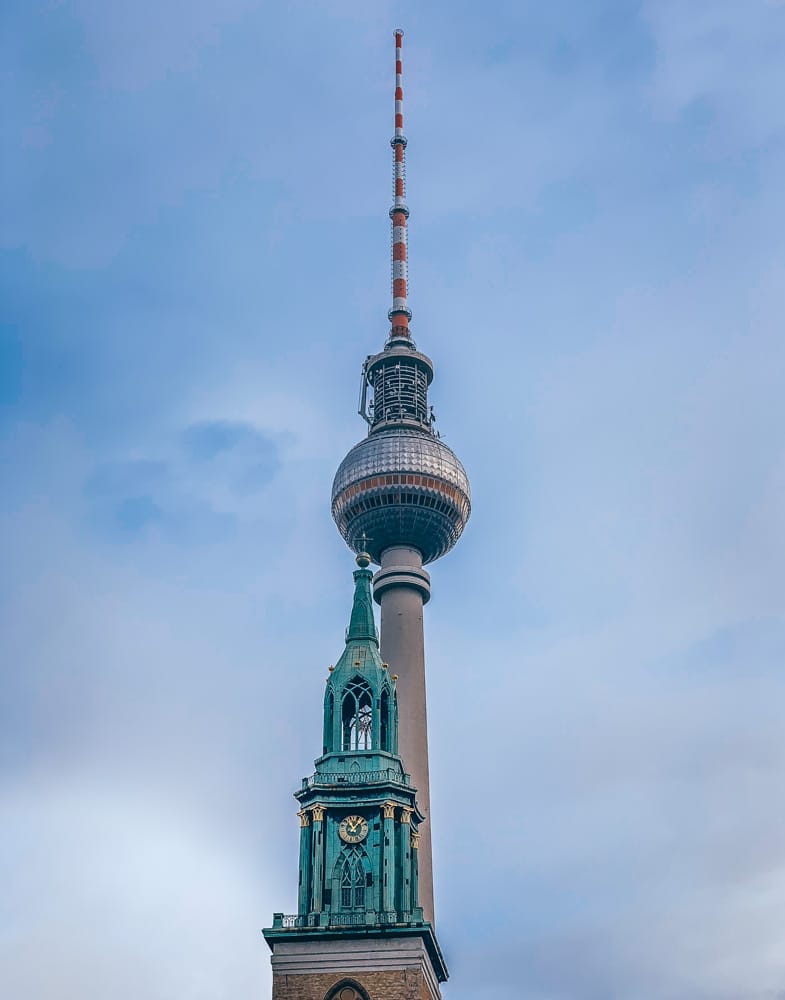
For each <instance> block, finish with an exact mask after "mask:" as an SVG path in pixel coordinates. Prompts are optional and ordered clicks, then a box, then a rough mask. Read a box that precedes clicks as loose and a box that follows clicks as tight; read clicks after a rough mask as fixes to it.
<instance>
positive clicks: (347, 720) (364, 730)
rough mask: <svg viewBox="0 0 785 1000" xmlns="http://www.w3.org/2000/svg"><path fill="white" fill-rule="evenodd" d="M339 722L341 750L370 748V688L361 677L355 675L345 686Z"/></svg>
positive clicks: (371, 727)
mask: <svg viewBox="0 0 785 1000" xmlns="http://www.w3.org/2000/svg"><path fill="white" fill-rule="evenodd" d="M341 722H342V727H341V728H342V740H341V742H342V749H343V750H371V749H372V746H373V739H372V738H373V709H372V707H371V688H370V686H369V685H368V683H367V681H364V680H363V679H362V677H355V678H354V679H353V680H351V681H349V683H348V684H347V686H346V692H345V694H344V696H343V704H342V707H341Z"/></svg>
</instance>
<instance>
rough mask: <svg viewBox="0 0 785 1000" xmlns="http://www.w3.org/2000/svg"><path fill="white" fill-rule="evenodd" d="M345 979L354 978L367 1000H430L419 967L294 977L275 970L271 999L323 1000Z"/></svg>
mask: <svg viewBox="0 0 785 1000" xmlns="http://www.w3.org/2000/svg"><path fill="white" fill-rule="evenodd" d="M344 979H350V980H354V982H356V983H357V984H358V985H359V986H361V987H362V988H363V989H364V990H365V992H366V993H367V994H368V996H369V998H370V1000H433V994H432V993H431V991H430V989H429V987H428V983H427V982H426V979H425V976H424V975H423V973H422V971H421V970H419V969H390V970H386V971H376V972H371V971H368V970H364V969H363V970H359V971H357V972H352V971H350V970H347V971H346V972H342V973H340V975H337V974H336V973H334V972H316V973H307V974H301V975H295V976H290V975H287V974H286V973H278V974H276V975H274V976H273V1000H325V998H326V997H328V996H329V995H330V991H331V990H332V988H333V987H334V986H336V985H337V984H338V983H339V982H341V981H342V980H344Z"/></svg>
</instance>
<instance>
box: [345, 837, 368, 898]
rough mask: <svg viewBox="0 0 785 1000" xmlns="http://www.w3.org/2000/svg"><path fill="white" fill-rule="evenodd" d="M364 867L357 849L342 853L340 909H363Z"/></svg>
mask: <svg viewBox="0 0 785 1000" xmlns="http://www.w3.org/2000/svg"><path fill="white" fill-rule="evenodd" d="M365 885H366V877H365V865H364V864H363V856H362V852H361V851H360V850H359V848H357V847H353V848H352V849H351V850H348V851H344V853H343V864H342V865H341V909H342V910H364V909H365Z"/></svg>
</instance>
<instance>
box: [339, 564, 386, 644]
mask: <svg viewBox="0 0 785 1000" xmlns="http://www.w3.org/2000/svg"><path fill="white" fill-rule="evenodd" d="M370 561H371V557H370V556H369V555H368V554H367V553H366V552H361V553H360V554H359V555H358V556H357V565H358V566H359V567H360V568H359V569H356V570H355V571H354V603H353V604H352V616H351V618H350V619H349V628H348V630H347V632H346V641H347V642H353V641H357V640H363V639H370V641H371V642H373V643H374V644H375V645H376V647H377V648H378V646H379V637H378V635H377V634H376V623H375V622H374V620H373V600H372V598H371V580H372V579H373V573H371V571H370V570H369V569H368V565H369V563H370Z"/></svg>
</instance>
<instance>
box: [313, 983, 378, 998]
mask: <svg viewBox="0 0 785 1000" xmlns="http://www.w3.org/2000/svg"><path fill="white" fill-rule="evenodd" d="M324 1000H371V998H370V997H369V996H368V994H367V993H366V992H365V990H364V989H363V988H362V986H360V984H359V983H357V982H355V981H354V980H353V979H342V980H341V981H340V983H337V984H336V985H335V986H333V988H332V989H331V990H330V991H329V992H328V994H327V996H326V997H325V998H324Z"/></svg>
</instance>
